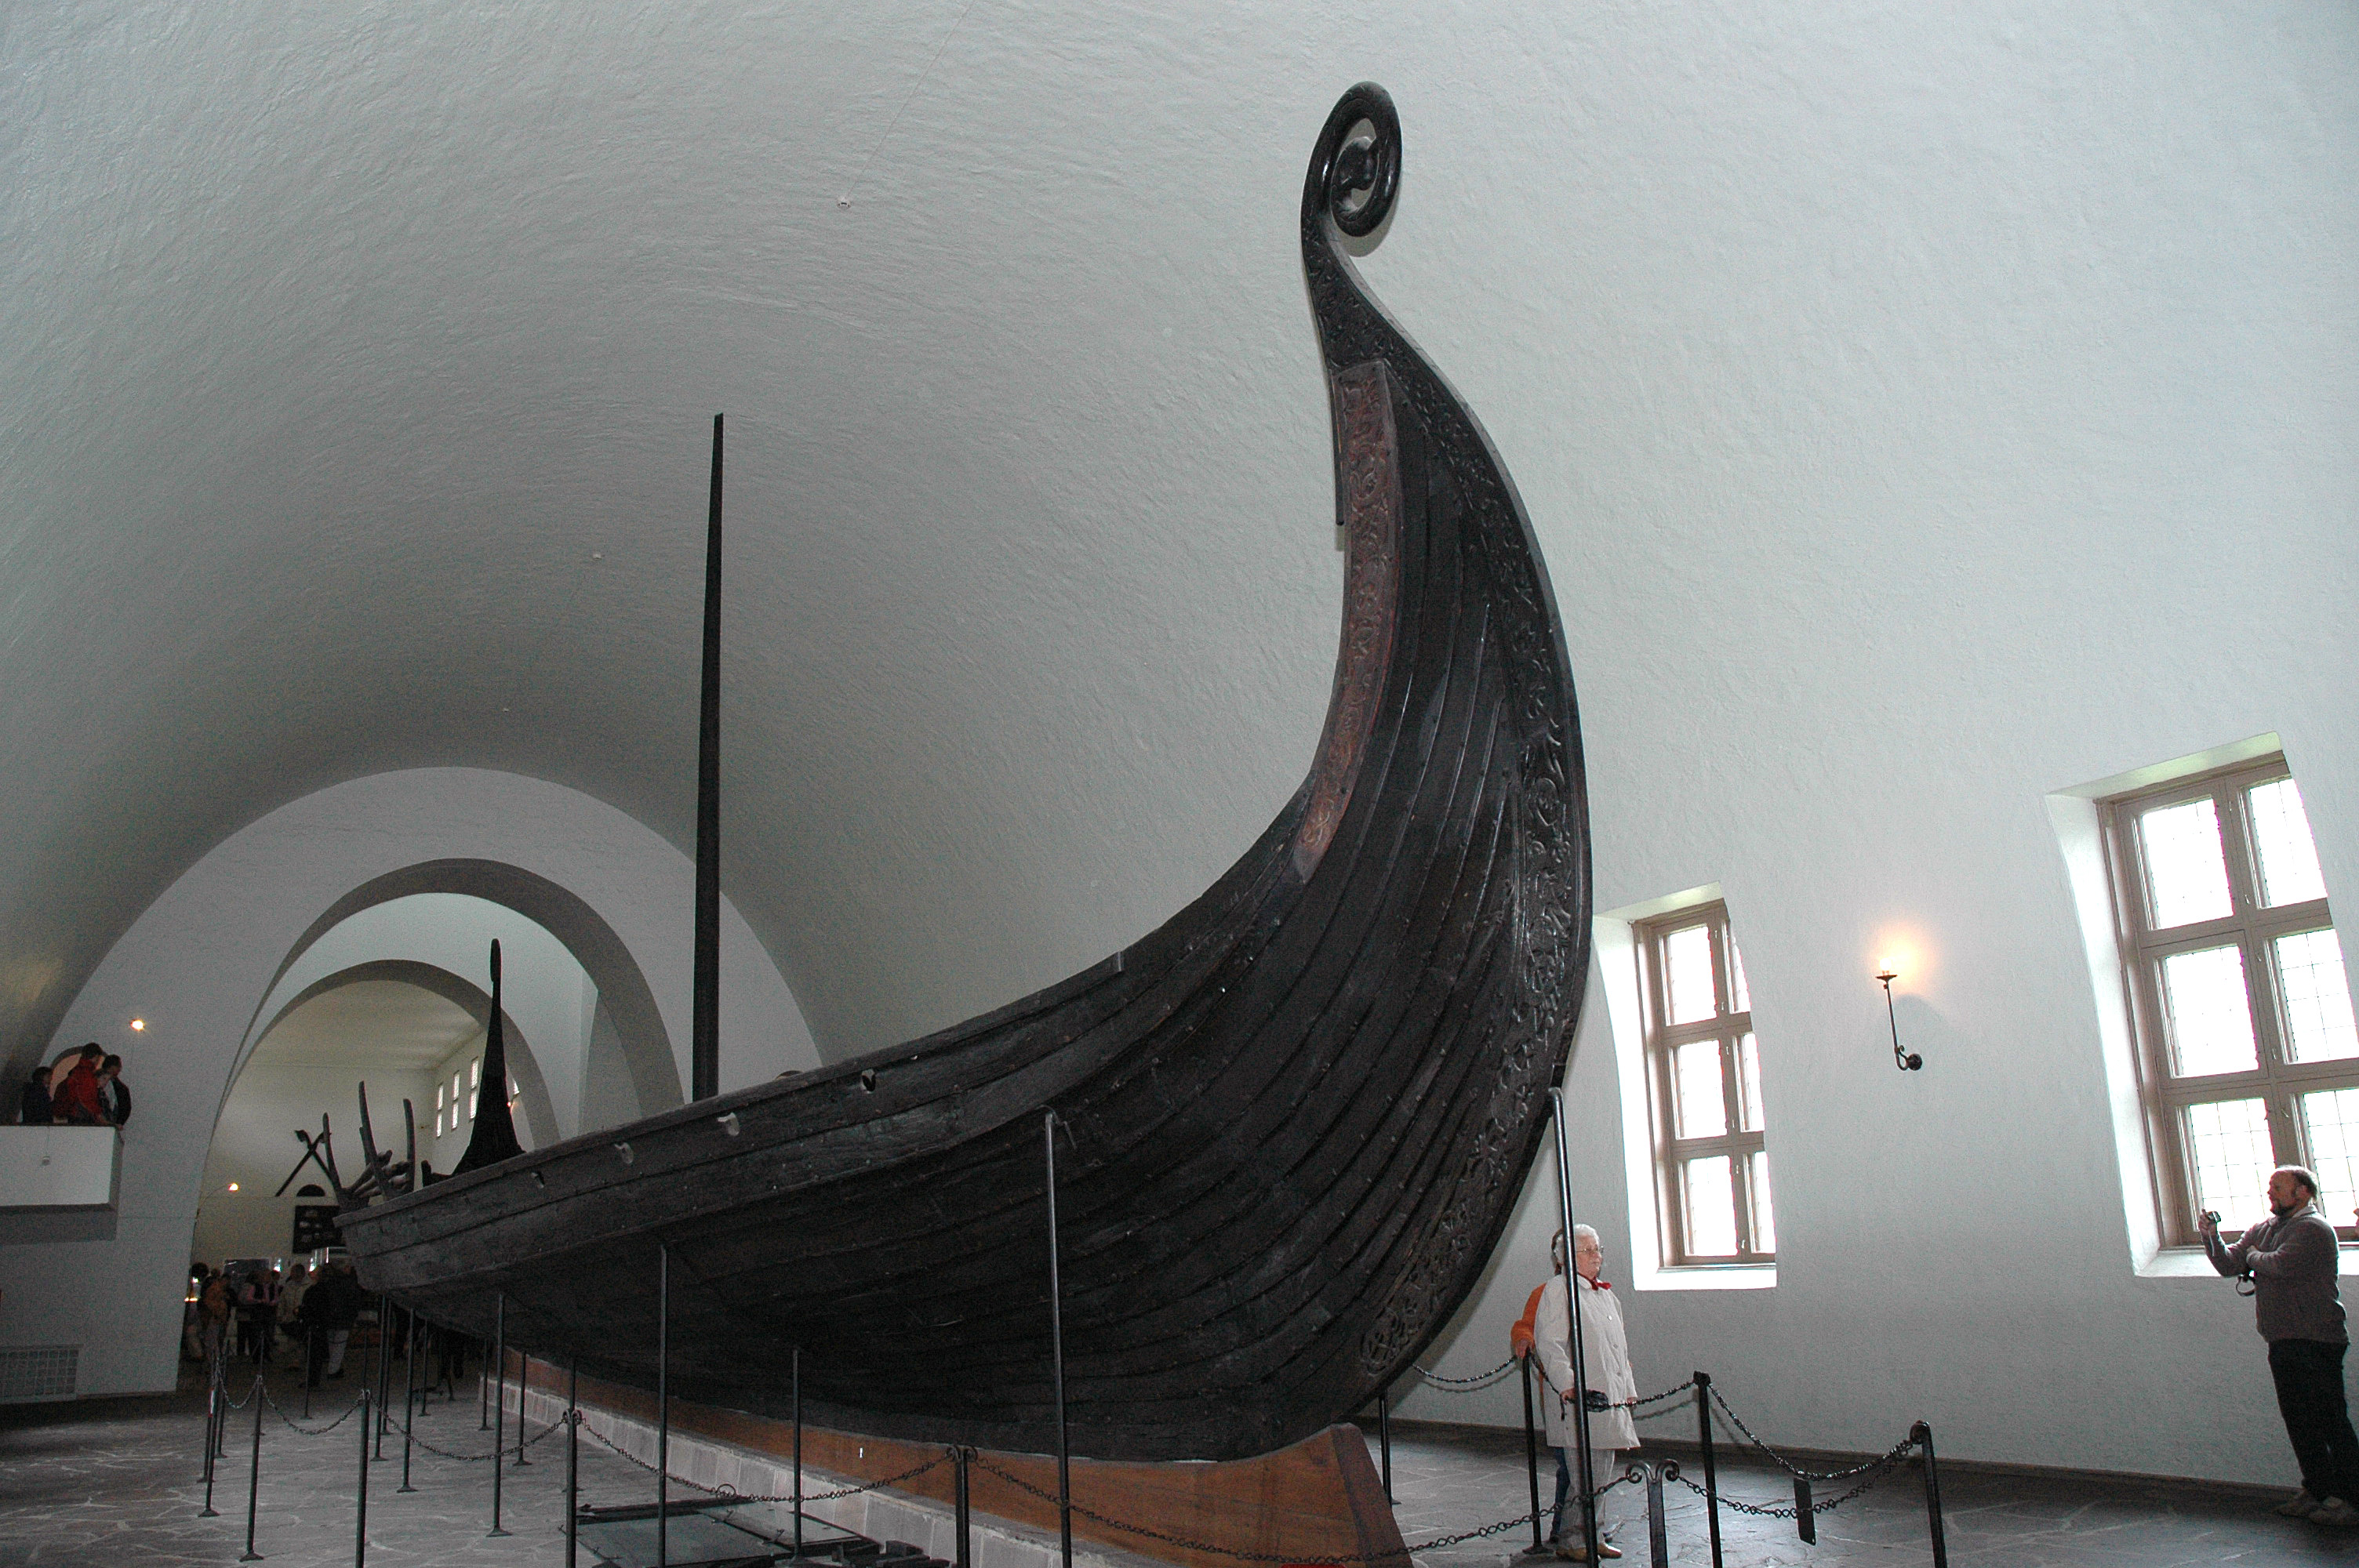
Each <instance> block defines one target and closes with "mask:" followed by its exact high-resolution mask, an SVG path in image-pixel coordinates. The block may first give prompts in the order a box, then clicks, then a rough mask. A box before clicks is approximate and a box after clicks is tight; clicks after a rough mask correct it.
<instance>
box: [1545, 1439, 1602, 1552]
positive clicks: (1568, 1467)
mask: <svg viewBox="0 0 2359 1568" xmlns="http://www.w3.org/2000/svg"><path fill="white" fill-rule="evenodd" d="M1614 1452H1615V1451H1614V1450H1613V1449H1610V1448H1609V1449H1606V1450H1604V1453H1605V1454H1606V1456H1607V1457H1608V1458H1611V1457H1612V1456H1613V1454H1614ZM1555 1453H1556V1511H1555V1513H1554V1514H1553V1515H1552V1516H1551V1517H1550V1519H1549V1540H1550V1541H1568V1540H1571V1536H1568V1535H1567V1534H1566V1533H1565V1528H1564V1506H1565V1504H1566V1503H1568V1502H1570V1501H1571V1498H1572V1450H1571V1449H1570V1448H1560V1449H1557V1450H1556V1451H1555ZM1595 1457H1596V1455H1595V1454H1592V1455H1591V1458H1592V1460H1594V1459H1595ZM1600 1479H1603V1477H1602V1476H1601V1477H1600ZM1572 1528H1573V1534H1575V1535H1577V1534H1579V1533H1580V1530H1581V1521H1580V1519H1579V1518H1578V1516H1576V1517H1575V1519H1574V1520H1573V1527H1572ZM1613 1538H1614V1532H1613V1531H1612V1530H1607V1529H1606V1528H1605V1521H1604V1520H1603V1519H1599V1520H1598V1522H1597V1539H1598V1540H1600V1541H1611V1540H1612V1539H1613Z"/></svg>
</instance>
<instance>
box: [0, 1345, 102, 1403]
mask: <svg viewBox="0 0 2359 1568" xmlns="http://www.w3.org/2000/svg"><path fill="white" fill-rule="evenodd" d="M81 1360H82V1346H79V1345H13V1346H0V1404H16V1403H21V1402H23V1401H24V1400H70V1399H71V1398H73V1397H74V1374H75V1371H76V1369H77V1367H78V1364H79V1363H80V1361H81Z"/></svg>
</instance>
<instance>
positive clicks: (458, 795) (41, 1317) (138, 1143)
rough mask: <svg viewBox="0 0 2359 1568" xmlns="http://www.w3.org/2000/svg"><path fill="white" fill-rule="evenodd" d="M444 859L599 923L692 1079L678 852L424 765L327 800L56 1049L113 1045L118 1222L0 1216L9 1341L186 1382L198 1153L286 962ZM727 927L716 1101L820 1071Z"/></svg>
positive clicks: (231, 873) (0, 1302) (611, 818)
mask: <svg viewBox="0 0 2359 1568" xmlns="http://www.w3.org/2000/svg"><path fill="white" fill-rule="evenodd" d="M451 860H461V861H480V862H485V863H490V864H495V865H500V866H506V867H510V868H514V869H515V870H516V871H520V872H523V873H527V874H528V875H529V876H532V877H536V878H539V879H542V880H544V881H547V882H548V883H550V884H554V885H555V886H556V887H558V888H560V889H562V890H564V891H565V892H568V893H570V894H571V895H572V896H573V897H574V898H577V899H579V900H580V901H581V902H582V903H583V904H584V905H586V906H587V907H588V908H589V909H590V910H592V911H593V912H594V913H595V914H596V916H597V917H598V919H599V921H600V922H602V923H603V925H605V926H606V927H607V928H609V929H611V930H612V932H613V933H614V935H615V937H616V938H617V939H618V940H619V941H620V943H621V944H622V946H623V947H624V948H625V950H626V951H627V953H628V954H629V956H630V957H631V959H632V961H633V962H634V964H635V965H636V968H637V969H638V970H639V972H640V973H641V974H642V975H644V977H645V979H646V984H647V989H648V991H649V993H650V996H651V999H652V1007H653V1010H654V1012H655V1014H656V1015H657V1016H658V1017H659V1018H660V1020H661V1022H662V1026H663V1030H664V1033H665V1034H666V1035H667V1037H668V1038H669V1041H670V1043H671V1044H672V1047H673V1051H674V1054H675V1070H676V1071H677V1073H678V1075H679V1080H681V1081H684V1080H685V1079H686V1077H687V1076H688V1063H687V1051H688V1042H689V1034H690V972H691V967H692V957H693V951H692V943H693V926H692V922H691V905H692V903H693V896H694V888H695V868H694V865H693V863H692V862H691V861H690V860H689V858H688V857H686V856H684V855H682V854H681V853H680V852H679V850H678V849H674V848H673V847H672V845H671V844H670V843H669V841H668V840H666V839H664V838H661V837H660V836H658V834H656V833H655V832H653V831H652V830H650V829H649V828H647V827H645V826H644V825H642V824H641V823H639V822H637V821H636V820H635V819H633V818H632V817H630V816H625V814H623V813H622V812H619V811H616V810H614V808H613V807H611V806H605V805H603V803H601V802H599V801H596V800H593V799H592V798H591V797H590V796H588V795H582V794H580V793H579V792H577V791H574V790H570V789H566V788H564V787H562V786H560V785H557V784H548V783H545V782H542V781H539V780H536V779H528V778H524V777H520V776H518V775H516V774H512V773H494V772H488V771H485V770H481V769H473V768H424V769H414V770H408V771H404V772H400V773H380V774H375V775H373V776H371V777H368V778H363V779H356V780H353V781H351V782H349V783H346V784H338V785H334V786H332V787H331V788H328V789H324V790H321V791H319V792H318V793H316V794H313V795H307V796H305V797H304V798H302V799H300V800H298V801H295V802H293V803H291V804H289V805H288V806H282V807H280V808H279V809H278V810H276V811H274V812H272V813H270V814H269V815H268V816H264V817H263V818H261V819H260V820H258V821H256V822H254V823H252V824H250V825H249V826H247V827H245V828H243V829H241V830H240V831H238V832H237V833H235V834H234V835H232V836H231V837H230V838H227V839H225V840H223V842H222V843H220V844H218V845H216V846H215V847H214V848H213V849H212V850H211V851H210V852H209V853H207V854H206V855H205V856H204V857H203V859H201V860H199V861H198V862H197V863H196V864H195V865H194V866H192V867H190V869H189V870H188V871H186V872H184V873H182V875H181V876H180V877H179V879H178V880H177V881H174V882H173V884H172V885H171V887H169V888H168V889H167V890H166V891H165V892H164V893H163V894H162V895H161V896H160V897H158V899H157V900H156V902H155V903H152V904H150V905H149V906H148V907H147V910H146V911H145V912H143V913H142V914H141V915H140V916H139V918H138V919H137V920H136V922H134V923H133V925H132V926H131V928H130V929H129V930H128V931H127V932H125V935H124V936H123V937H122V939H121V940H120V941H118V942H116V943H115V945H114V947H113V948H112V949H110V950H109V951H108V953H107V955H106V957H105V958H104V959H103V961H102V962H101V963H100V964H99V966H98V968H97V969H96V970H95V971H94V972H93V973H92V976H91V979H90V980H89V981H88V983H86V984H85V985H84V986H83V987H82V990H81V992H80V994H78V995H77V996H76V997H75V999H74V1000H73V1002H72V1004H71V1006H70V1007H69V1008H68V1009H67V1010H66V1012H65V1015H64V1018H63V1020H62V1022H60V1026H59V1028H58V1030H57V1032H56V1033H55V1035H54V1036H53V1037H52V1041H51V1042H49V1043H45V1044H44V1045H43V1047H42V1049H43V1050H45V1051H51V1050H54V1049H57V1048H59V1047H58V1045H57V1044H56V1043H58V1042H67V1041H79V1040H84V1039H91V1040H98V1041H101V1042H103V1043H105V1044H108V1046H109V1048H110V1049H115V1050H121V1051H122V1052H123V1053H124V1054H125V1060H126V1066H125V1081H126V1082H128V1083H129V1084H131V1085H132V1087H133V1088H134V1090H135V1092H136V1095H137V1109H136V1113H135V1115H134V1117H133V1119H132V1122H131V1125H130V1126H129V1127H128V1128H127V1129H126V1130H125V1139H124V1151H123V1174H122V1182H121V1185H120V1188H119V1191H118V1200H117V1204H116V1206H115V1208H114V1210H113V1211H112V1212H109V1213H105V1214H101V1215H95V1216H86V1215H72V1216H46V1215H43V1216H0V1243H5V1245H0V1343H5V1344H13V1345H36V1344H42V1345H79V1346H81V1347H82V1356H81V1378H80V1391H81V1392H82V1393H84V1394H106V1393H131V1392H140V1391H147V1390H166V1389H169V1388H171V1387H172V1386H173V1384H174V1381H175V1379H176V1378H177V1377H178V1370H179V1323H180V1297H181V1281H183V1280H184V1279H185V1273H184V1271H185V1269H186V1267H187V1264H188V1257H189V1254H188V1248H189V1244H190V1234H191V1231H192V1229H193V1227H194V1224H195V1217H196V1206H197V1196H198V1188H199V1185H200V1184H201V1181H202V1173H203V1167H204V1160H205V1152H206V1149H207V1147H208V1146H209V1144H210V1143H211V1141H212V1130H213V1123H214V1119H215V1117H216V1116H217V1114H218V1112H219V1110H220V1108H221V1106H222V1104H223V1100H224V1099H225V1098H226V1097H227V1094H228V1091H229V1087H230V1085H231V1083H232V1081H233V1079H234V1076H235V1073H236V1070H237V1067H238V1065H239V1063H240V1061H241V1060H242V1057H243V1055H244V1050H245V1041H246V1039H247V1037H248V1034H249V1032H250V1031H252V1030H254V1029H255V1027H256V1026H257V1024H258V1023H261V1022H267V1015H266V1014H264V1012H263V1009H264V1007H265V1005H266V1002H267V1001H268V1000H269V998H270V996H271V994H272V992H273V990H274V989H276V988H277V986H278V985H279V983H280V982H281V981H283V980H284V979H286V978H287V976H288V973H289V972H291V971H290V968H289V960H290V959H294V960H295V961H297V962H299V960H300V956H301V954H302V952H303V951H304V950H305V949H306V947H307V946H310V945H316V944H317V943H318V942H320V941H321V940H322V939H323V938H324V937H325V935H327V933H326V932H324V931H322V930H321V929H319V928H318V927H319V925H320V922H321V917H322V915H323V914H328V913H329V912H331V911H333V910H335V909H336V908H337V907H338V905H339V903H340V902H341V901H343V900H345V899H347V897H348V896H349V895H350V894H351V893H352V892H353V890H354V889H358V888H364V887H366V886H369V885H371V884H378V885H381V886H395V887H403V891H404V892H429V891H435V890H434V889H433V888H432V887H431V886H430V885H429V887H425V888H407V887H404V885H403V884H402V883H401V882H400V881H399V878H400V877H401V874H402V873H405V872H407V871H411V870H413V869H414V868H418V867H420V866H426V865H429V864H432V863H434V862H440V861H451ZM355 913H356V912H355ZM341 923H342V922H341V921H339V922H336V923H335V924H341ZM721 926H722V930H721V946H722V972H721V1082H722V1087H723V1088H732V1087H742V1086H744V1085H746V1084H750V1083H755V1082H757V1081H759V1080H761V1079H763V1078H766V1077H769V1076H775V1075H776V1074H777V1073H779V1072H782V1071H786V1070H788V1069H790V1068H808V1067H812V1066H816V1065H818V1063H819V1055H818V1052H817V1050H816V1049H815V1048H814V1046H813V1045H812V1043H811V1038H810V1030H809V1029H808V1027H806V1026H805V1024H804V1022H803V1018H802V1013H801V1011H800V1009H799V1007H798V1005H797V1004H796V1001H795V999H794V995H793V993H792V992H791V991H790V990H789V989H788V987H787V984H786V982H785V981H784V980H783V979H781V978H780V977H779V974H778V971H777V966H776V964H775V963H773V962H772V961H771V959H770V957H769V955H768V954H767V953H766V951H765V950H764V949H763V947H762V946H761V944H760V943H759V942H758V941H757V940H756V938H755V937H754V935H753V934H752V932H751V931H750V930H749V929H748V928H747V926H746V925H745V921H744V920H743V919H742V918H740V917H739V915H738V914H737V912H736V909H735V907H734V905H733V904H732V903H730V901H729V900H728V899H726V898H725V897H724V898H723V901H722V912H721ZM330 929H332V926H331V927H330ZM290 994H291V993H290ZM135 1017H136V1018H143V1019H145V1020H146V1021H147V1029H146V1031H145V1032H144V1033H140V1034H136V1035H135V1034H132V1033H130V1032H129V1029H128V1022H129V1021H130V1020H131V1019H133V1018H135Z"/></svg>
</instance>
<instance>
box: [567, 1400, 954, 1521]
mask: <svg viewBox="0 0 2359 1568" xmlns="http://www.w3.org/2000/svg"><path fill="white" fill-rule="evenodd" d="M574 1419H575V1420H576V1421H578V1422H581V1423H582V1431H583V1432H585V1433H589V1435H590V1438H591V1440H592V1442H594V1443H596V1444H598V1445H599V1446H600V1447H601V1448H603V1449H605V1450H606V1452H608V1453H609V1454H614V1455H615V1456H616V1457H617V1458H621V1459H626V1460H628V1461H630V1462H631V1463H632V1464H634V1465H637V1466H638V1467H639V1468H640V1469H642V1470H644V1471H646V1472H647V1474H648V1475H650V1476H652V1475H654V1474H656V1467H655V1466H654V1465H650V1464H648V1463H647V1461H646V1460H644V1459H642V1458H640V1457H639V1456H638V1455H637V1454H634V1453H632V1452H631V1451H630V1450H629V1449H627V1448H624V1447H620V1446H618V1445H617V1444H615V1442H614V1439H612V1438H610V1437H608V1436H607V1435H606V1434H605V1433H603V1432H600V1431H599V1430H598V1429H597V1428H596V1427H594V1426H592V1425H591V1424H590V1421H589V1418H588V1417H587V1416H585V1415H582V1413H581V1412H579V1411H576V1412H575V1413H574ZM560 1424H561V1423H560ZM950 1462H951V1455H950V1454H943V1455H942V1456H941V1457H940V1458H939V1459H929V1460H927V1461H926V1462H925V1463H924V1464H922V1465H912V1466H911V1467H910V1468H908V1469H907V1470H904V1471H902V1472H901V1473H900V1474H899V1475H897V1476H885V1477H884V1478H882V1479H881V1480H875V1481H863V1482H862V1483H861V1484H860V1485H858V1486H856V1487H837V1488H835V1489H834V1490H833V1491H828V1492H805V1493H804V1494H803V1495H802V1498H801V1499H800V1500H801V1501H803V1502H806V1503H825V1502H832V1501H834V1500H835V1499H836V1498H850V1497H856V1496H858V1495H859V1494H860V1493H862V1492H873V1491H875V1490H876V1489H877V1488H879V1487H896V1486H898V1485H900V1484H901V1483H902V1482H904V1481H913V1480H915V1479H917V1478H918V1477H919V1476H922V1475H924V1474H925V1473H926V1472H927V1471H929V1470H939V1469H940V1468H941V1467H942V1466H943V1465H947V1464H949V1463H950ZM663 1474H664V1475H665V1476H668V1477H669V1479H671V1480H674V1481H677V1482H679V1484H680V1485H681V1486H683V1487H694V1488H696V1490H698V1491H700V1492H703V1493H705V1494H706V1495H708V1496H710V1497H715V1498H728V1499H729V1500H730V1501H731V1502H736V1503H791V1502H794V1501H796V1500H797V1498H796V1497H795V1494H794V1493H792V1492H779V1493H777V1494H776V1495H773V1494H771V1493H768V1492H741V1491H739V1490H738V1489H737V1488H736V1487H733V1486H731V1485H729V1483H727V1482H726V1481H723V1482H722V1483H721V1484H720V1485H719V1486H716V1487H708V1486H706V1485H705V1484H704V1483H703V1482H701V1481H691V1480H690V1479H689V1478H688V1477H687V1476H682V1475H680V1474H679V1473H678V1472H677V1471H672V1470H666V1471H664V1472H663Z"/></svg>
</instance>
